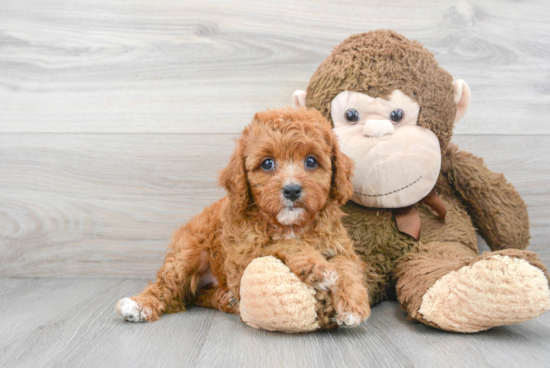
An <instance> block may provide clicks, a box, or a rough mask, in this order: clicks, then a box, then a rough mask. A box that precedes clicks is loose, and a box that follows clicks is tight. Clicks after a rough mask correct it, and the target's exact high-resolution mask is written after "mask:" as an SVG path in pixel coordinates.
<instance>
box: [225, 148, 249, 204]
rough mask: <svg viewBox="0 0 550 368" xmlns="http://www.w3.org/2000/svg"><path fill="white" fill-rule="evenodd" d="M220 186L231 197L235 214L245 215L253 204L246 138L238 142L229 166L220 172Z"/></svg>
mask: <svg viewBox="0 0 550 368" xmlns="http://www.w3.org/2000/svg"><path fill="white" fill-rule="evenodd" d="M220 184H221V185H222V186H223V187H224V189H225V190H226V192H227V195H228V197H229V201H230V205H231V208H232V210H233V212H234V213H244V212H245V211H246V209H247V207H248V206H249V205H250V203H251V199H250V188H249V187H248V180H247V176H246V170H245V167H244V138H243V137H240V138H239V139H238V140H237V142H236V147H235V151H234V152H233V154H232V155H231V158H230V159H229V165H227V167H226V168H225V169H223V170H222V171H221V172H220Z"/></svg>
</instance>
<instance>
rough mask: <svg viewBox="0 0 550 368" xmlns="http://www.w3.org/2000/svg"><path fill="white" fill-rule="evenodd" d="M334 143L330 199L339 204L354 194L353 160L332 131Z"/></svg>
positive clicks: (332, 141) (332, 142)
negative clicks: (341, 149) (342, 148)
mask: <svg viewBox="0 0 550 368" xmlns="http://www.w3.org/2000/svg"><path fill="white" fill-rule="evenodd" d="M330 136H331V144H332V182H331V186H330V199H331V200H333V201H334V202H336V204H338V205H339V206H341V205H343V204H345V203H346V202H347V201H349V200H350V199H351V196H352V195H353V183H352V182H351V179H352V177H353V170H354V168H355V164H354V163H353V160H352V159H351V158H349V157H348V156H347V155H346V154H344V153H343V152H342V151H340V147H339V145H338V139H337V138H336V135H335V134H334V133H333V132H330Z"/></svg>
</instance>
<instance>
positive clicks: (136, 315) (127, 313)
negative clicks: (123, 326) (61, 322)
mask: <svg viewBox="0 0 550 368" xmlns="http://www.w3.org/2000/svg"><path fill="white" fill-rule="evenodd" d="M116 310H117V312H118V314H120V315H121V316H122V318H124V319H125V320H126V321H130V322H145V321H146V320H147V318H148V317H150V316H151V313H152V312H151V310H150V309H149V308H143V307H142V306H141V305H140V304H138V303H136V302H135V301H133V300H132V299H130V298H122V299H120V300H119V301H118V302H117V303H116Z"/></svg>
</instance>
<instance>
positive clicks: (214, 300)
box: [193, 286, 239, 314]
mask: <svg viewBox="0 0 550 368" xmlns="http://www.w3.org/2000/svg"><path fill="white" fill-rule="evenodd" d="M193 304H195V305H196V306H199V307H203V308H212V309H218V310H221V311H222V312H225V313H232V314H239V302H238V300H237V298H236V297H235V295H233V293H232V292H231V291H229V290H228V289H225V288H222V287H215V286H208V287H206V288H204V289H201V290H199V291H198V293H197V296H196V297H195V299H194V300H193Z"/></svg>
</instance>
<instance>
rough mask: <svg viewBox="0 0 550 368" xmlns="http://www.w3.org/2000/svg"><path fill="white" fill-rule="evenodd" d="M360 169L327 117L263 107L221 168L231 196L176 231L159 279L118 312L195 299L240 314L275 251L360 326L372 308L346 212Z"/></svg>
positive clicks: (143, 316) (146, 314) (143, 314)
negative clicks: (259, 269)
mask: <svg viewBox="0 0 550 368" xmlns="http://www.w3.org/2000/svg"><path fill="white" fill-rule="evenodd" d="M352 170H353V163H352V161H351V159H350V158H348V157H347V156H346V155H344V154H343V153H342V152H340V150H339V148H338V143H337V139H336V136H335V135H334V133H333V132H332V131H331V129H330V124H329V123H328V122H327V121H326V120H325V119H324V118H323V117H322V115H321V114H320V113H318V112H316V111H308V110H293V109H279V110H272V111H269V110H268V111H265V112H260V113H257V114H256V115H255V116H254V120H253V121H252V123H251V124H250V125H249V126H247V127H246V128H245V130H244V132H243V134H242V136H241V137H240V138H239V139H238V140H237V144H236V149H235V152H234V153H233V155H232V156H231V160H230V163H229V165H228V166H227V167H226V168H225V169H224V170H223V171H222V172H221V175H220V182H221V184H222V185H223V187H224V188H225V189H226V191H227V193H228V195H227V196H226V197H225V198H223V199H221V200H219V201H218V202H216V203H214V204H212V205H210V206H209V207H207V208H206V209H205V210H204V211H203V212H202V213H201V214H200V215H198V216H195V217H194V218H192V219H191V221H190V222H189V223H188V224H186V225H184V226H182V227H181V228H180V229H179V230H178V231H177V232H176V233H175V234H174V236H173V237H172V242H171V244H170V245H169V247H168V252H167V255H166V260H165V262H164V265H163V266H162V268H161V269H160V270H159V271H158V274H157V281H156V283H154V284H150V285H149V286H148V287H146V288H145V290H143V291H142V292H141V293H140V294H138V295H136V296H133V297H131V298H124V299H121V300H120V301H119V302H118V303H117V310H118V312H119V313H120V314H121V315H122V317H124V318H125V319H126V320H128V321H132V322H140V321H154V320H157V319H158V318H159V316H160V315H162V314H163V313H173V312H179V311H184V310H185V306H186V304H192V303H193V304H198V305H201V306H207V307H212V308H217V309H219V310H221V311H224V312H229V313H235V314H237V313H239V289H240V283H241V277H242V275H243V272H244V270H245V268H246V267H247V266H248V264H249V263H250V262H251V261H252V260H253V259H254V258H256V257H262V256H269V255H271V256H274V257H276V258H278V259H280V260H281V261H283V262H284V263H285V264H286V265H287V266H288V267H289V268H290V270H291V271H292V272H294V273H295V274H296V276H298V277H299V278H300V279H301V280H302V281H303V282H304V283H306V284H307V285H309V286H311V287H313V288H317V289H323V290H329V292H330V293H331V295H332V299H333V305H334V307H335V311H336V322H337V323H338V324H339V325H342V326H356V325H358V324H359V323H361V322H362V321H363V320H365V319H366V318H367V317H368V316H369V314H370V307H369V301H368V296H367V290H366V288H365V285H364V284H365V283H364V276H363V275H364V273H363V264H362V262H361V261H360V259H359V257H358V256H357V255H356V254H355V253H354V251H353V243H352V242H351V240H350V239H349V237H348V234H347V232H346V229H345V228H344V227H343V225H342V223H341V222H340V218H341V217H342V215H343V212H342V211H341V210H340V209H339V206H340V205H342V204H344V203H345V202H347V201H348V200H349V199H350V198H351V196H352V183H351V181H350V179H351V175H352ZM199 290H200V293H199Z"/></svg>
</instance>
